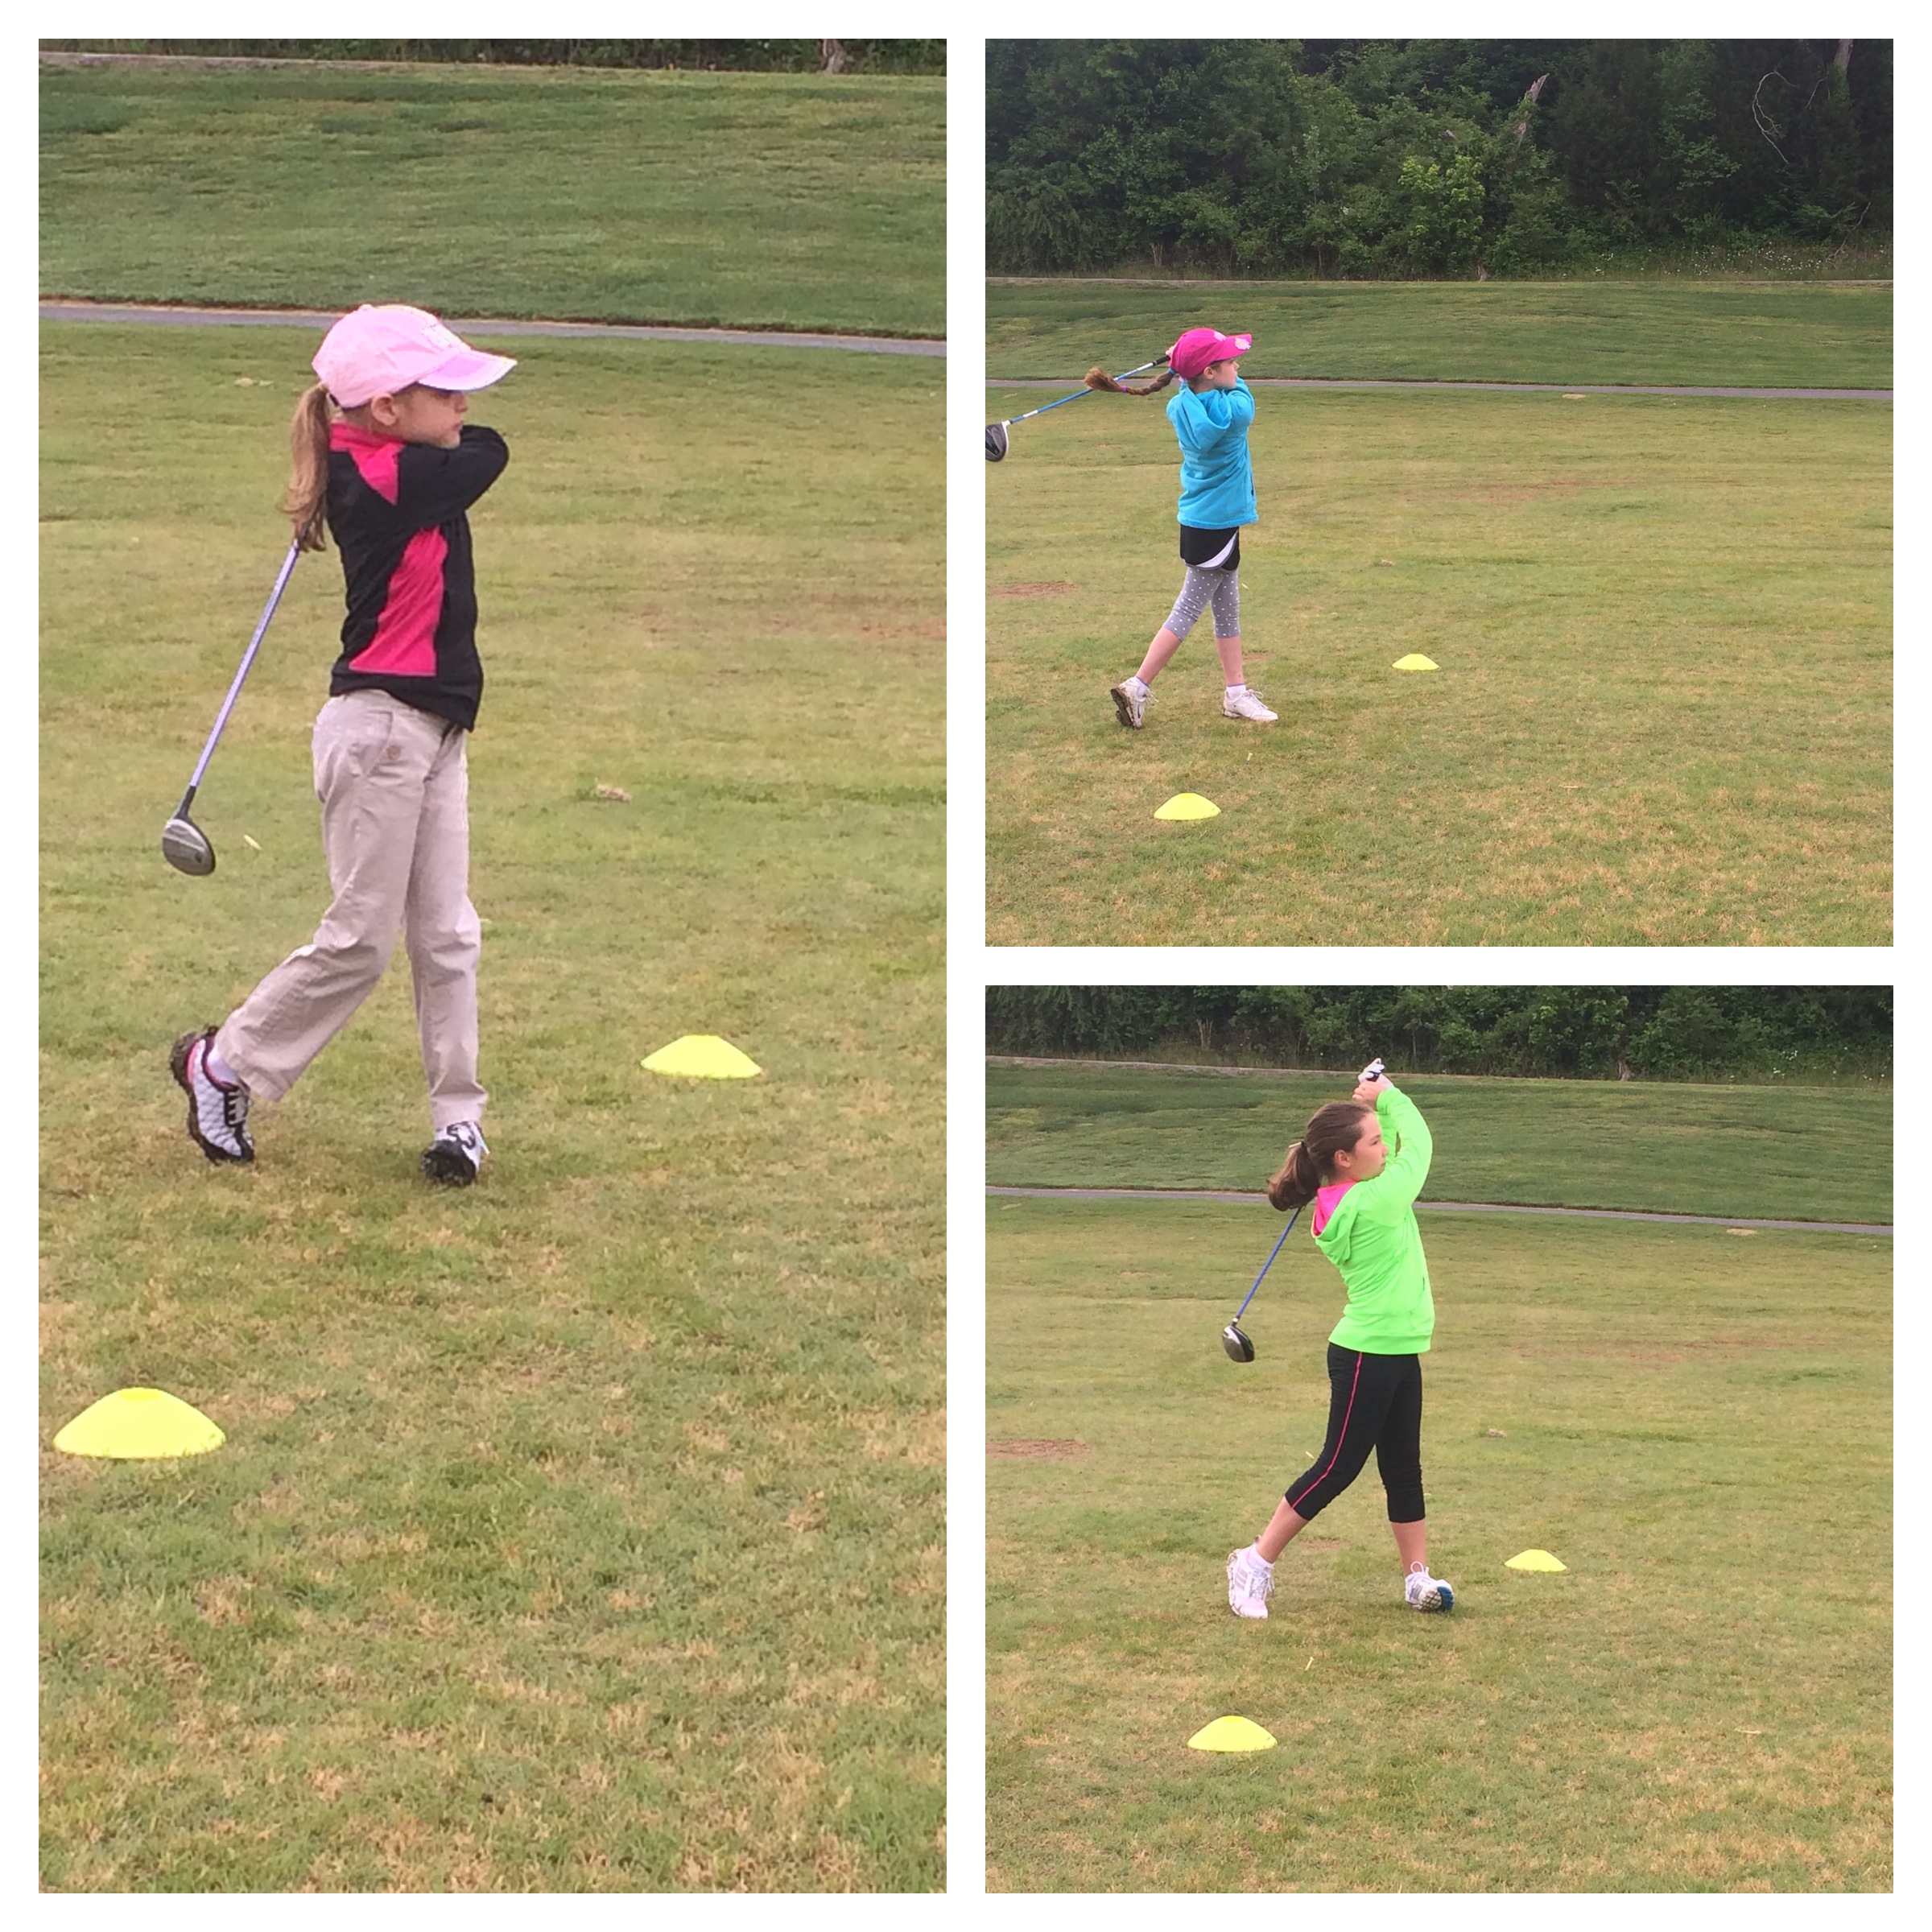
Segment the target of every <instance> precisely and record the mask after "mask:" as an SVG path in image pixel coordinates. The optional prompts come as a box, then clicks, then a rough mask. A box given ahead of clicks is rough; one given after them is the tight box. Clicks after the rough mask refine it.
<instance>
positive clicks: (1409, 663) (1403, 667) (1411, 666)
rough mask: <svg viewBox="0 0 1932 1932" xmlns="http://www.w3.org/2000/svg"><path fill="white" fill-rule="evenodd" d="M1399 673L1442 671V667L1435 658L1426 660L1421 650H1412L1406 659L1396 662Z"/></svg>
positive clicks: (1399, 659)
mask: <svg viewBox="0 0 1932 1932" xmlns="http://www.w3.org/2000/svg"><path fill="white" fill-rule="evenodd" d="M1395 668H1396V669H1397V671H1440V670H1441V669H1442V666H1441V665H1439V663H1436V661H1435V658H1426V657H1424V656H1423V655H1422V653H1421V652H1420V651H1419V650H1412V651H1410V654H1408V656H1407V657H1406V658H1397V659H1396V661H1395Z"/></svg>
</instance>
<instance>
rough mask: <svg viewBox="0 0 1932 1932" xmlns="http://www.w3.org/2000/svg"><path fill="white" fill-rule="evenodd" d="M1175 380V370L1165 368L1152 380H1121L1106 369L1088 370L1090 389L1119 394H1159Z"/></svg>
mask: <svg viewBox="0 0 1932 1932" xmlns="http://www.w3.org/2000/svg"><path fill="white" fill-rule="evenodd" d="M1173 380H1174V371H1173V370H1172V369H1162V371H1161V373H1160V374H1158V376H1156V377H1155V378H1154V380H1153V381H1152V382H1141V383H1133V382H1117V381H1116V380H1115V379H1114V378H1113V377H1112V376H1110V375H1108V373H1107V372H1106V370H1105V369H1088V372H1087V386H1088V388H1089V389H1105V390H1112V391H1113V394H1115V395H1117V396H1158V394H1160V393H1161V391H1162V390H1164V389H1165V388H1166V386H1167V385H1168V384H1169V383H1170V382H1172V381H1173Z"/></svg>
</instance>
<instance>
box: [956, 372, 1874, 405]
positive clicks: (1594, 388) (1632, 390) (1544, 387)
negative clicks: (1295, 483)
mask: <svg viewBox="0 0 1932 1932" xmlns="http://www.w3.org/2000/svg"><path fill="white" fill-rule="evenodd" d="M1082 373H1083V374H1084V371H1083V372H1082ZM1246 380H1247V383H1248V386H1249V388H1250V389H1470V390H1502V391H1504V392H1505V394H1510V395H1538V394H1545V395H1559V396H1757V397H1761V398H1765V399H1766V400H1768V401H1773V402H1795V403H1889V402H1890V401H1891V400H1892V392H1891V390H1889V389H1691V388H1682V387H1676V388H1666V387H1664V386H1661V385H1653V384H1649V383H1643V382H1435V381H1432V380H1428V379H1424V378H1416V379H1414V380H1410V379H1407V378H1402V379H1398V378H1393V377H1390V378H1380V377H1376V378H1369V377H1364V378H1353V377H1344V376H1249V377H1248V378H1246ZM986 386H987V387H988V388H989V389H1077V388H1078V387H1079V386H1080V376H1051V377H1049V376H1016V377H1012V378H1008V379H1007V380H1005V381H1003V382H1002V381H1000V380H998V379H997V378H994V377H992V376H989V377H988V378H986Z"/></svg>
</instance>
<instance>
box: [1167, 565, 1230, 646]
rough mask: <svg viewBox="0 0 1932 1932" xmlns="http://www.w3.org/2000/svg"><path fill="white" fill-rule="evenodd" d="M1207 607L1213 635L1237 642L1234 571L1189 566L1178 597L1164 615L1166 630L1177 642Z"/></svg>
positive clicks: (1192, 627)
mask: <svg viewBox="0 0 1932 1932" xmlns="http://www.w3.org/2000/svg"><path fill="white" fill-rule="evenodd" d="M1210 605H1212V607H1213V610H1214V634H1215V635H1216V637H1217V638H1238V637H1239V636H1240V635H1241V572H1239V571H1238V570H1201V569H1197V568H1195V565H1193V564H1189V565H1188V566H1187V580H1186V581H1185V582H1184V583H1183V584H1182V585H1181V594H1180V595H1179V597H1176V598H1175V599H1174V609H1172V610H1171V611H1170V613H1168V617H1167V625H1166V628H1167V629H1168V630H1170V631H1172V632H1173V633H1174V635H1175V636H1176V637H1177V638H1184V637H1186V636H1187V634H1188V632H1189V631H1191V630H1193V629H1194V624H1195V618H1197V617H1199V615H1200V614H1201V613H1202V612H1203V610H1205V609H1208V607H1209V606H1210Z"/></svg>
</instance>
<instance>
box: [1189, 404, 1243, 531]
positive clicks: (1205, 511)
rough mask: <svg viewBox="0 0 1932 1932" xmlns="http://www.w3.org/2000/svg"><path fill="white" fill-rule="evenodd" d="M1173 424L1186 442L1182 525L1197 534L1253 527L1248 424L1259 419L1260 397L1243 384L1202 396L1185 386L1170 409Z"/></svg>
mask: <svg viewBox="0 0 1932 1932" xmlns="http://www.w3.org/2000/svg"><path fill="white" fill-rule="evenodd" d="M1167 420H1168V421H1169V422H1170V423H1172V424H1173V425H1174V434H1175V435H1176V436H1179V438H1180V440H1181V509H1180V514H1179V517H1178V518H1176V521H1177V522H1182V523H1185V524H1187V526H1189V527H1190V528H1191V529H1194V530H1232V529H1233V528H1234V527H1235V526H1236V525H1237V524H1241V523H1252V522H1254V520H1255V502H1254V470H1253V466H1252V465H1251V464H1249V460H1248V425H1249V423H1252V422H1253V420H1254V392H1253V390H1250V389H1249V386H1248V385H1247V384H1246V383H1245V382H1241V381H1240V380H1238V379H1237V380H1236V382H1235V385H1234V387H1233V388H1232V389H1209V390H1203V391H1202V392H1201V393H1200V394H1199V395H1196V394H1195V392H1194V391H1193V390H1191V389H1190V388H1188V387H1187V385H1186V384H1185V383H1183V385H1182V386H1181V388H1180V390H1179V391H1178V393H1177V394H1175V395H1174V399H1173V400H1172V401H1171V402H1170V403H1168V405H1167Z"/></svg>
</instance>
